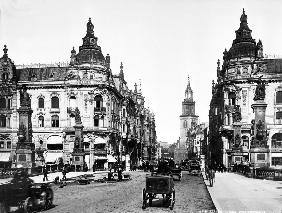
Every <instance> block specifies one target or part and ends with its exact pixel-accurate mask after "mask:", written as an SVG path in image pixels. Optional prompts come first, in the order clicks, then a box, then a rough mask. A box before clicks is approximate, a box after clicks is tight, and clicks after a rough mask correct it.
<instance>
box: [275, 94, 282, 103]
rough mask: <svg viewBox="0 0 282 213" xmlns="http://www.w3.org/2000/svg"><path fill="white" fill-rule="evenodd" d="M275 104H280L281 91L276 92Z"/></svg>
mask: <svg viewBox="0 0 282 213" xmlns="http://www.w3.org/2000/svg"><path fill="white" fill-rule="evenodd" d="M276 104H282V91H277V92H276Z"/></svg>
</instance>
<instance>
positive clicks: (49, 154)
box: [0, 18, 157, 169]
mask: <svg viewBox="0 0 282 213" xmlns="http://www.w3.org/2000/svg"><path fill="white" fill-rule="evenodd" d="M97 40H98V38H97V37H96V36H95V35H94V26H93V24H92V22H91V19H90V18H89V21H88V23H87V30H86V35H85V37H84V38H83V44H82V45H81V46H80V47H79V50H78V52H76V50H75V49H74V48H73V49H72V50H71V56H70V63H69V64H66V65H63V64H58V65H55V66H54V65H42V64H41V65H32V66H15V64H14V63H13V61H12V60H11V59H10V58H9V57H8V49H7V47H6V45H5V46H4V49H3V51H4V55H3V56H2V57H1V58H0V81H1V86H0V90H1V92H0V167H15V166H17V157H16V149H17V143H18V142H19V141H18V132H19V125H20V123H19V122H20V120H19V115H18V114H19V113H18V109H19V108H20V91H21V90H22V89H23V88H25V89H26V92H27V93H28V94H29V96H30V101H31V110H32V111H31V112H32V113H31V119H30V123H29V124H28V125H29V126H30V129H32V141H31V142H32V143H33V144H34V148H33V150H32V151H33V152H34V162H35V163H37V164H40V163H42V161H43V159H42V157H41V156H42V155H41V154H40V153H43V157H44V160H45V163H49V164H54V163H58V160H59V159H62V160H63V162H64V163H70V164H72V163H73V161H74V158H73V151H74V148H75V140H76V133H75V128H74V127H75V125H76V124H77V122H78V120H79V122H80V123H81V132H82V139H81V143H82V147H81V148H82V151H83V152H84V161H85V163H86V165H87V166H88V168H93V165H94V166H95V167H96V169H107V168H108V167H109V166H110V165H111V164H113V163H115V162H117V161H119V162H124V163H125V164H126V166H127V167H128V165H130V164H131V165H140V164H141V163H142V161H154V160H155V155H156V140H157V136H156V130H155V118H154V114H153V113H152V112H151V111H150V110H149V109H148V108H146V107H144V103H145V99H144V96H143V95H142V92H141V85H140V86H139V87H138V86H137V84H135V87H134V89H133V90H131V89H129V87H128V85H127V82H126V80H125V78H124V68H123V64H122V63H121V65H120V70H119V73H118V74H113V72H112V69H111V61H110V56H109V54H107V55H106V56H104V55H103V53H102V51H101V47H100V46H99V45H98V43H97Z"/></svg>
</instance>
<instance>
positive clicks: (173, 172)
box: [170, 168, 182, 180]
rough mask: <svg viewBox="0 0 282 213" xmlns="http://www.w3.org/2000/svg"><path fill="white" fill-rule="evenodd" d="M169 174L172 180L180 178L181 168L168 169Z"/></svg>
mask: <svg viewBox="0 0 282 213" xmlns="http://www.w3.org/2000/svg"><path fill="white" fill-rule="evenodd" d="M170 176H171V177H172V178H173V180H181V177H182V174H181V168H172V169H170Z"/></svg>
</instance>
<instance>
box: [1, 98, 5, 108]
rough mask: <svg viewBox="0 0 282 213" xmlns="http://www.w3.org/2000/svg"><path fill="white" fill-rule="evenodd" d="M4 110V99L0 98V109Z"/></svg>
mask: <svg viewBox="0 0 282 213" xmlns="http://www.w3.org/2000/svg"><path fill="white" fill-rule="evenodd" d="M5 108H6V98H4V97H3V98H0V109H5Z"/></svg>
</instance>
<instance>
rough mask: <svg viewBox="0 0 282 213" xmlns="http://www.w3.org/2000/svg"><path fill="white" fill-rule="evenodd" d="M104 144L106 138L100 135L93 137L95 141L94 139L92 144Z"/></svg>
mask: <svg viewBox="0 0 282 213" xmlns="http://www.w3.org/2000/svg"><path fill="white" fill-rule="evenodd" d="M103 143H104V144H105V143H106V140H105V139H104V138H101V137H98V138H95V141H94V144H103Z"/></svg>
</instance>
